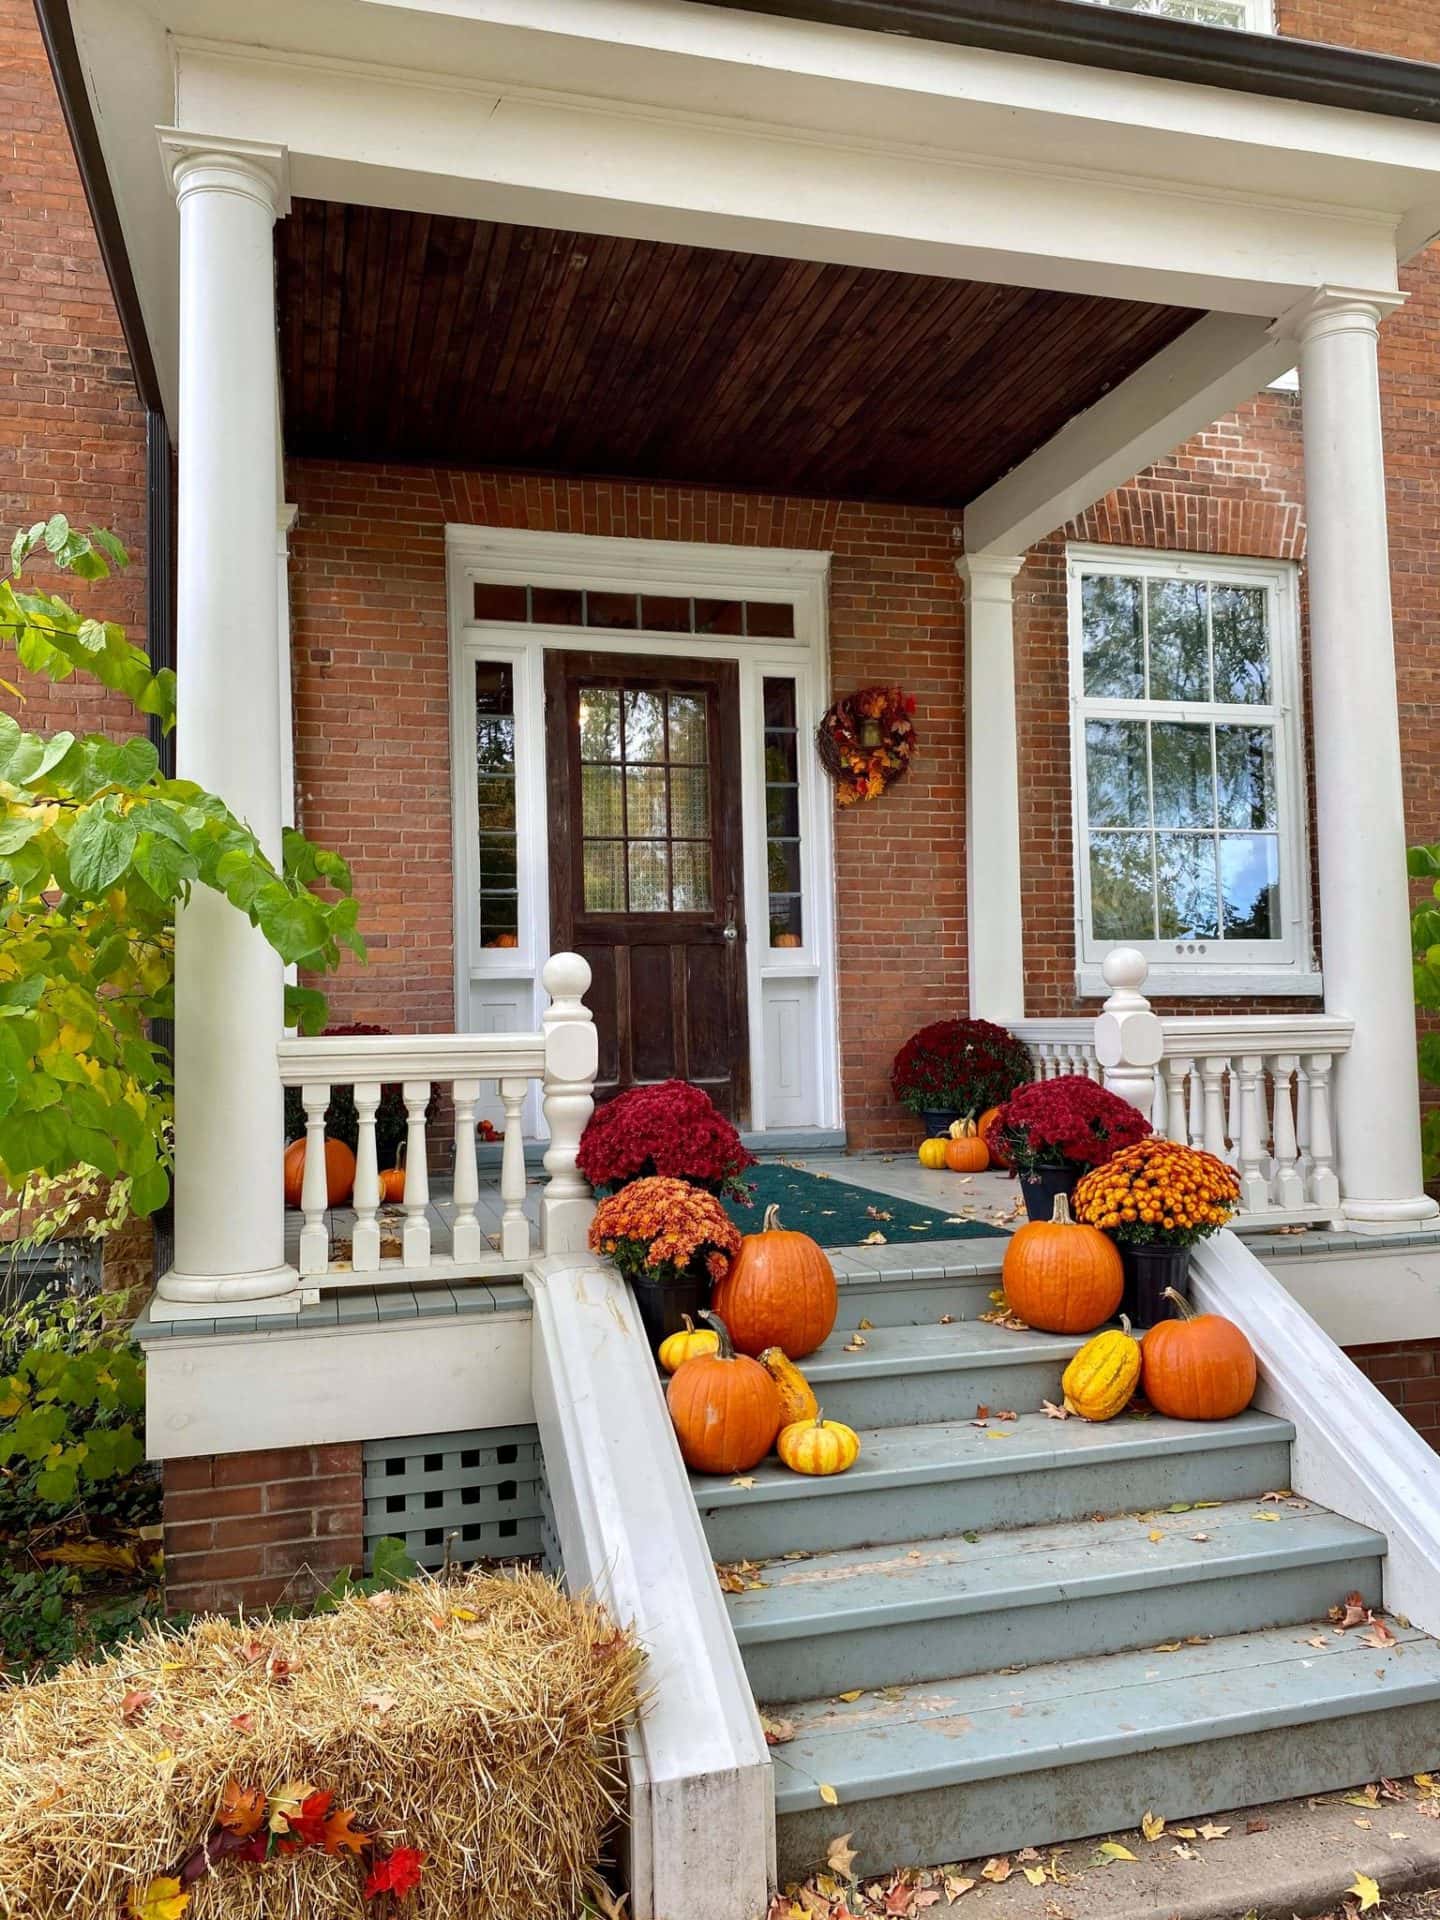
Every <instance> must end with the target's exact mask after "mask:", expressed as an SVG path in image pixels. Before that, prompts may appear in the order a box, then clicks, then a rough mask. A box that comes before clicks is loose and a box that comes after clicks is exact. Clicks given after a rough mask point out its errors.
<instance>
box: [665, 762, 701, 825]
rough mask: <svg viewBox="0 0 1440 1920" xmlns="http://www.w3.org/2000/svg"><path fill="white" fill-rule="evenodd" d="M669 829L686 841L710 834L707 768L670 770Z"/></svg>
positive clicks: (677, 768) (674, 768) (676, 768)
mask: <svg viewBox="0 0 1440 1920" xmlns="http://www.w3.org/2000/svg"><path fill="white" fill-rule="evenodd" d="M670 831H671V833H673V834H675V835H677V836H678V837H681V838H683V839H686V840H701V839H705V840H708V839H709V837H710V775H709V772H708V770H707V769H706V768H704V767H673V768H672V769H671V772H670Z"/></svg>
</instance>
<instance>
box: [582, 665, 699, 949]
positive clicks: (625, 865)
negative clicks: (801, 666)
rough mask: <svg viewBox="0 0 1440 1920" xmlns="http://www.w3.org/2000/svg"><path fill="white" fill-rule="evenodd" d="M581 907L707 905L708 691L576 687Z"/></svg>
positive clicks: (615, 909) (679, 908)
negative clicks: (578, 739) (577, 704)
mask: <svg viewBox="0 0 1440 1920" xmlns="http://www.w3.org/2000/svg"><path fill="white" fill-rule="evenodd" d="M579 730H580V822H581V840H582V867H583V875H584V880H583V887H584V903H585V911H586V912H587V913H709V912H710V911H711V909H712V907H713V905H714V889H713V884H712V878H711V860H710V854H711V822H710V778H711V766H710V696H709V695H708V694H707V693H705V692H703V691H696V692H679V691H673V690H671V689H668V688H655V687H643V688H630V687H615V686H609V687H582V688H581V690H580V703H579Z"/></svg>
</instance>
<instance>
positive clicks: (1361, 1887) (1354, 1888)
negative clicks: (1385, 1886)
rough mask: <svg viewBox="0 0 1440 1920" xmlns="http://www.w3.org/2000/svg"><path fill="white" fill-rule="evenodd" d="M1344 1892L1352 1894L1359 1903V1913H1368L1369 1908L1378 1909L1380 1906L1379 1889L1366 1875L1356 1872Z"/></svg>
mask: <svg viewBox="0 0 1440 1920" xmlns="http://www.w3.org/2000/svg"><path fill="white" fill-rule="evenodd" d="M1345 1891H1346V1893H1353V1894H1354V1896H1355V1898H1356V1900H1357V1901H1358V1902H1359V1903H1360V1911H1361V1913H1368V1912H1369V1911H1370V1909H1371V1907H1378V1906H1379V1904H1380V1888H1379V1886H1378V1884H1377V1883H1376V1882H1375V1881H1374V1880H1372V1879H1371V1878H1370V1876H1369V1874H1368V1873H1360V1872H1359V1871H1358V1870H1357V1872H1356V1875H1355V1878H1354V1879H1353V1880H1352V1881H1351V1882H1350V1885H1349V1886H1348V1887H1346V1889H1345Z"/></svg>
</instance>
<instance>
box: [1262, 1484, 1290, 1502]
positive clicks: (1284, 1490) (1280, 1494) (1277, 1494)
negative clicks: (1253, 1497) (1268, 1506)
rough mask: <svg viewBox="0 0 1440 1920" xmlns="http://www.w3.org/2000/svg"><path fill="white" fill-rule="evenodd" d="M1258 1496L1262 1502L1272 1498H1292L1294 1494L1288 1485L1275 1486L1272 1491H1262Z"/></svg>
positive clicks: (1278, 1499)
mask: <svg viewBox="0 0 1440 1920" xmlns="http://www.w3.org/2000/svg"><path fill="white" fill-rule="evenodd" d="M1260 1498H1261V1501H1262V1502H1263V1501H1266V1500H1273V1501H1280V1500H1293V1499H1294V1498H1295V1496H1294V1494H1293V1493H1292V1492H1291V1491H1290V1489H1289V1487H1276V1489H1275V1490H1274V1492H1273V1493H1262V1494H1261V1496H1260Z"/></svg>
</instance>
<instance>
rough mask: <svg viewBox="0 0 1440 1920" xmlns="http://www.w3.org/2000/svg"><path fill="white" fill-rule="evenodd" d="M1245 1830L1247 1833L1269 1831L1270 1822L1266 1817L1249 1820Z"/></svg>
mask: <svg viewBox="0 0 1440 1920" xmlns="http://www.w3.org/2000/svg"><path fill="white" fill-rule="evenodd" d="M1245 1831H1246V1833H1268V1832H1269V1831H1270V1822H1269V1821H1268V1820H1266V1819H1264V1818H1257V1819H1254V1820H1247V1821H1246V1822H1245Z"/></svg>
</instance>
